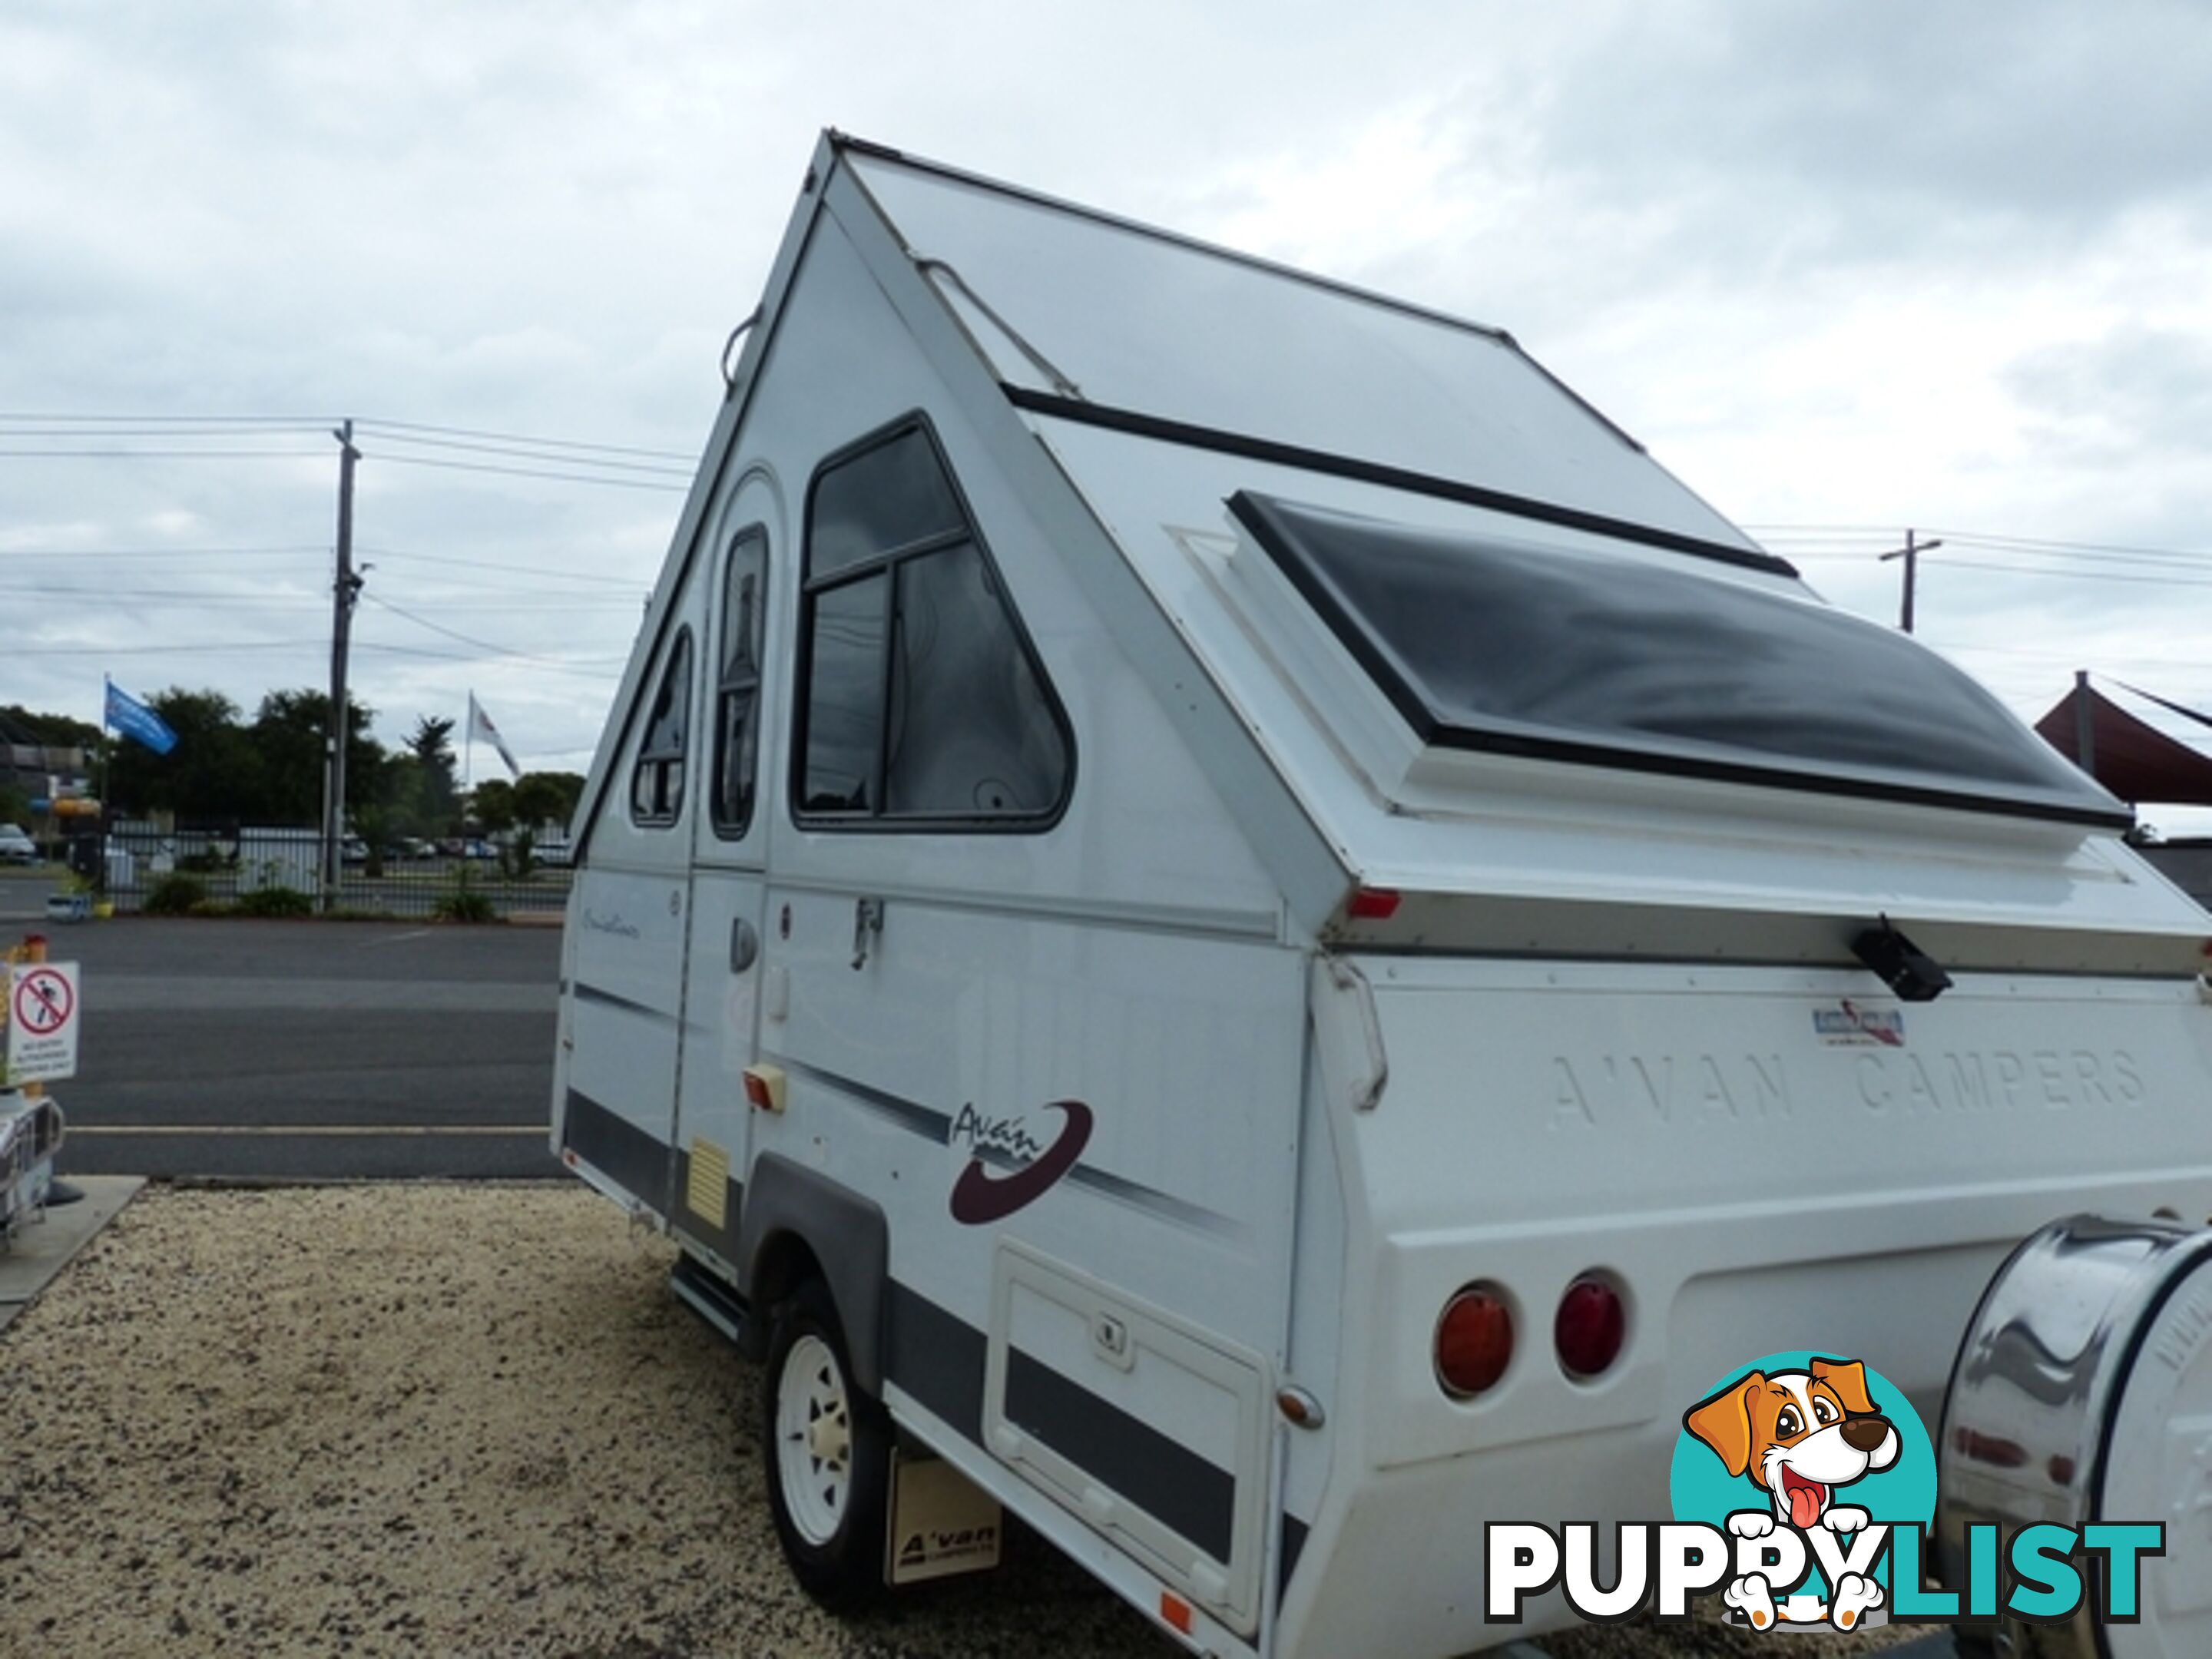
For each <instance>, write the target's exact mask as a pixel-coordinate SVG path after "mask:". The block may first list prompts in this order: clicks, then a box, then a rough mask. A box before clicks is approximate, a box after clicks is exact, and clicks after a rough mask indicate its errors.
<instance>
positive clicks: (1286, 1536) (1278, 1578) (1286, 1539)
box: [1275, 1510, 1312, 1607]
mask: <svg viewBox="0 0 2212 1659" xmlns="http://www.w3.org/2000/svg"><path fill="white" fill-rule="evenodd" d="M1311 1530H1312V1528H1310V1527H1308V1526H1307V1525H1306V1523H1305V1522H1303V1521H1301V1520H1299V1519H1298V1517H1297V1516H1295V1515H1292V1514H1291V1512H1290V1511H1289V1510H1284V1511H1283V1550H1282V1558H1281V1559H1280V1560H1279V1561H1278V1562H1277V1563H1276V1571H1275V1604H1276V1605H1277V1606H1278V1607H1279V1606H1281V1605H1282V1601H1283V1597H1284V1596H1285V1595H1287V1594H1288V1593H1289V1591H1290V1588H1291V1574H1292V1573H1294V1572H1296V1571H1297V1570H1298V1557H1299V1556H1300V1555H1302V1554H1304V1553H1305V1547H1306V1534H1307V1533H1308V1532H1310V1531H1311Z"/></svg>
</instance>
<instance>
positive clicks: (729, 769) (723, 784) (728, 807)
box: [714, 525, 768, 839]
mask: <svg viewBox="0 0 2212 1659" xmlns="http://www.w3.org/2000/svg"><path fill="white" fill-rule="evenodd" d="M767 630H768V532H766V531H765V530H763V529H762V528H761V527H760V526H758V525H755V526H751V527H750V528H749V529H746V530H744V531H741V532H738V538H737V539H736V540H735V541H733V542H732V543H731V544H730V562H729V565H728V568H726V570H725V571H724V572H723V574H722V634H721V641H722V671H721V675H720V682H719V689H718V690H717V691H716V693H715V697H714V828H715V829H716V831H717V832H718V833H720V834H721V835H724V836H729V837H731V838H732V839H736V838H738V837H741V836H744V833H745V831H746V829H748V828H749V827H750V825H751V823H752V821H753V793H754V780H755V778H756V776H757V774H758V772H759V769H760V689H761V656H762V647H763V644H764V642H765V641H766V639H767Z"/></svg>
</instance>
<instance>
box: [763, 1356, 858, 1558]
mask: <svg viewBox="0 0 2212 1659" xmlns="http://www.w3.org/2000/svg"><path fill="white" fill-rule="evenodd" d="M775 1461H776V1474H777V1476H778V1478H779V1480H780V1481H781V1485H782V1487H783V1498H784V1506H785V1507H786V1508H787V1510H789V1511H790V1514H791V1523H792V1525H793V1527H794V1528H796V1529H797V1530H798V1532H799V1536H800V1537H802V1538H804V1539H805V1541H807V1542H808V1543H810V1544H812V1545H814V1546H816V1547H817V1548H818V1547H821V1546H823V1545H826V1544H827V1543H829V1541H830V1540H831V1539H833V1538H835V1537H836V1535H837V1528H838V1527H839V1526H840V1525H841V1524H842V1522H843V1520H844V1517H845V1510H846V1507H847V1505H848V1504H850V1502H851V1501H852V1481H853V1410H852V1401H851V1398H850V1396H849V1395H848V1393H847V1390H846V1387H845V1373H844V1371H843V1370H842V1368H840V1366H839V1365H838V1364H837V1356H836V1353H835V1352H832V1351H831V1349H830V1347H829V1344H828V1343H827V1342H824V1341H823V1340H822V1339H821V1338H820V1337H818V1336H813V1335H806V1336H802V1337H800V1338H799V1340H797V1341H796V1342H794V1343H793V1344H792V1345H791V1352H788V1353H787V1354H786V1355H785V1356H784V1357H783V1370H782V1371H781V1374H780V1375H779V1376H777V1378H776V1383H775Z"/></svg>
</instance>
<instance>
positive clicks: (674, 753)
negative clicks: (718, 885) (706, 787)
mask: <svg viewBox="0 0 2212 1659" xmlns="http://www.w3.org/2000/svg"><path fill="white" fill-rule="evenodd" d="M679 656H680V657H682V658H683V659H684V743H683V747H682V748H681V749H680V750H669V751H666V752H657V751H655V750H653V749H651V748H650V747H648V745H649V744H651V743H652V741H653V710H654V708H658V707H659V702H660V693H661V692H662V690H665V688H666V686H667V684H668V677H669V675H670V674H671V673H673V672H674V671H675V669H676V664H677V659H678V657H679ZM695 664H696V647H695V646H694V644H693V641H692V638H691V624H690V623H684V625H683V626H682V627H680V628H678V629H677V630H676V637H675V638H674V639H673V640H672V641H670V643H669V647H668V654H667V655H666V656H665V657H663V658H662V659H661V660H660V674H659V678H658V679H657V680H655V682H654V684H653V701H652V702H651V703H648V704H647V706H646V711H645V729H644V730H643V731H641V732H639V733H638V738H637V754H636V756H635V757H634V758H633V759H632V761H631V763H630V775H629V821H630V823H631V824H632V825H633V826H635V828H637V829H674V828H676V827H677V826H678V824H680V823H683V822H684V807H685V805H687V804H688V803H689V799H690V793H691V772H692V766H691V729H692V726H693V725H694V723H695V722H694V720H693V718H692V716H693V714H694V713H695V712H696V711H695V710H694V709H693V708H692V707H691V680H692V671H693V667H694V665H695ZM671 760H675V761H678V762H680V763H682V765H683V767H684V781H683V782H682V783H681V784H680V785H678V788H677V791H676V799H675V802H674V804H673V805H671V806H670V807H669V809H668V811H666V812H665V814H663V813H658V812H655V813H641V812H640V811H638V810H637V783H638V779H639V777H640V776H641V775H642V773H643V772H644V770H645V769H646V767H647V766H648V765H655V764H658V765H663V766H665V765H666V764H667V763H669V762H670V761H671Z"/></svg>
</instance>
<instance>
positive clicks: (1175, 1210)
mask: <svg viewBox="0 0 2212 1659" xmlns="http://www.w3.org/2000/svg"><path fill="white" fill-rule="evenodd" d="M1067 1178H1068V1179H1069V1180H1070V1181H1072V1182H1074V1183H1075V1184H1076V1185H1077V1186H1079V1187H1088V1188H1090V1189H1091V1191H1092V1192H1094V1193H1097V1194H1101V1195H1102V1196H1103V1197H1106V1198H1111V1199H1115V1200H1119V1201H1120V1202H1121V1203H1123V1204H1127V1205H1130V1206H1133V1207H1134V1208H1136V1209H1139V1210H1149V1211H1151V1212H1152V1213H1153V1214H1154V1215H1157V1216H1159V1217H1162V1218H1164V1219H1166V1220H1169V1221H1175V1222H1180V1223H1181V1224H1182V1225H1184V1226H1186V1227H1193V1228H1195V1229H1197V1230H1198V1231H1200V1232H1205V1233H1212V1234H1213V1235H1214V1236H1215V1237H1219V1238H1242V1237H1244V1236H1245V1234H1246V1233H1247V1232H1248V1231H1249V1229H1248V1228H1247V1227H1246V1226H1245V1225H1244V1224H1243V1222H1241V1221H1239V1220H1237V1218H1235V1217H1233V1216H1225V1215H1223V1214H1221V1213H1220V1212H1218V1211H1215V1210H1209V1209H1206V1208H1204V1207H1203V1206H1200V1205H1196V1204H1193V1203H1190V1202H1188V1200H1183V1199H1180V1198H1177V1197H1176V1195H1175V1194H1173V1193H1164V1192H1162V1191H1160V1190H1159V1189H1158V1188H1156V1187H1146V1186H1143V1185H1141V1184H1139V1182H1134V1181H1130V1180H1127V1179H1126V1178H1125V1177H1123V1176H1117V1175H1112V1174H1109V1173H1108V1172H1107V1171H1106V1170H1102V1169H1100V1168H1098V1167H1097V1165H1096V1164H1077V1165H1076V1166H1075V1167H1074V1168H1073V1170H1069V1171H1068V1172H1067Z"/></svg>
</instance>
